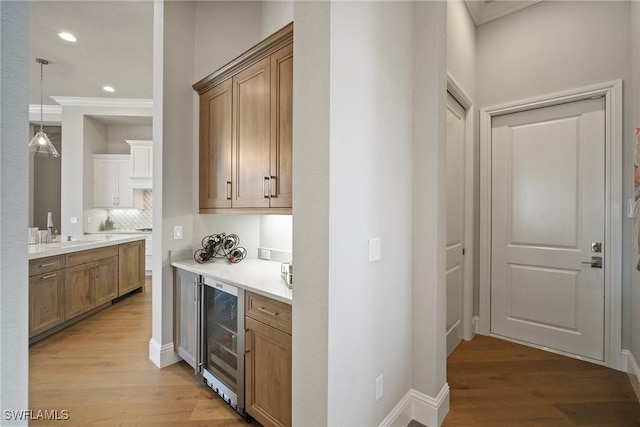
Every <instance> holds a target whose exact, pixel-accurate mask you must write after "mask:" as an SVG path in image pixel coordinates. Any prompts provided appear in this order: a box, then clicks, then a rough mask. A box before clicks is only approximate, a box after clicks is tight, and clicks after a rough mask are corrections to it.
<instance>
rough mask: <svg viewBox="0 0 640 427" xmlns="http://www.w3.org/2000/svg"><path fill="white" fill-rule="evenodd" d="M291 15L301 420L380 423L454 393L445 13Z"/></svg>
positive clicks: (296, 371) (352, 10) (328, 9)
mask: <svg viewBox="0 0 640 427" xmlns="http://www.w3.org/2000/svg"><path fill="white" fill-rule="evenodd" d="M294 17H295V25H296V30H295V33H294V49H295V52H296V61H295V62H294V105H296V106H297V107H296V109H295V112H294V124H293V127H294V140H295V147H294V165H295V167H294V185H295V188H294V191H295V193H296V197H295V198H294V208H293V213H294V214H293V219H294V220H293V227H294V232H293V239H294V242H293V247H294V263H295V266H296V267H295V268H296V283H297V284H296V287H295V288H294V301H295V303H294V304H295V305H294V312H293V316H294V331H293V334H294V343H293V346H294V348H293V355H294V359H293V376H294V384H293V387H294V391H293V396H294V397H293V407H294V412H293V424H294V425H378V424H380V422H382V420H383V419H384V417H385V416H386V415H387V414H388V413H389V412H390V411H391V409H392V408H394V407H395V406H396V404H398V402H399V401H400V400H401V399H402V398H403V397H404V396H405V395H406V394H407V393H408V392H409V391H410V390H411V389H415V390H416V392H417V393H418V394H419V395H423V396H428V397H430V398H432V399H435V398H436V396H438V394H439V393H440V391H441V390H443V388H444V387H445V384H446V378H445V377H446V366H445V353H446V349H445V343H444V337H445V330H444V324H445V320H444V314H445V311H444V302H445V301H444V295H445V293H444V273H445V268H446V267H445V262H444V261H445V258H444V253H445V240H444V232H445V229H446V227H445V222H444V221H445V216H444V207H445V205H444V197H443V195H444V189H442V188H441V187H442V184H443V182H444V164H445V157H444V154H445V152H444V147H445V145H444V143H445V139H444V129H445V121H444V118H445V116H444V112H445V105H446V98H445V90H446V56H445V52H446V4H445V3H440V2H416V3H409V2H366V3H360V2H335V3H331V4H326V3H322V2H317V3H310V4H308V3H306V2H300V3H296V4H295V6H294ZM398 46H413V50H412V49H399V48H398ZM427 76H428V78H427ZM416 169H417V171H416ZM371 237H381V238H382V259H381V260H380V261H378V262H373V263H369V262H368V239H369V238H371ZM416 263H419V264H420V268H416ZM379 374H383V375H384V390H385V393H384V396H383V397H382V399H381V400H380V401H379V402H376V399H375V380H376V377H377V376H378V375H379ZM345 393H346V394H345ZM443 400H446V402H445V403H444V404H443V408H445V410H446V408H448V398H445V399H443ZM422 409H424V408H422ZM427 412H428V410H427ZM411 415H414V416H415V418H418V421H421V422H423V423H426V424H429V425H435V424H436V422H437V421H436V422H428V421H427V420H426V419H425V417H424V412H422V413H420V414H411ZM440 415H442V414H438V416H436V418H439V419H441V417H440Z"/></svg>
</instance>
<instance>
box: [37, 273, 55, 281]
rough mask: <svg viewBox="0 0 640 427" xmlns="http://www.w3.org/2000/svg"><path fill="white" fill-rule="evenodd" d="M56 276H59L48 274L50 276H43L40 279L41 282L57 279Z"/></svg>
mask: <svg viewBox="0 0 640 427" xmlns="http://www.w3.org/2000/svg"><path fill="white" fill-rule="evenodd" d="M56 276H57V274H48V275H46V276H42V277H41V278H40V280H46V279H53V278H54V277H56Z"/></svg>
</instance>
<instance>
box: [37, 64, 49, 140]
mask: <svg viewBox="0 0 640 427" xmlns="http://www.w3.org/2000/svg"><path fill="white" fill-rule="evenodd" d="M36 62H38V63H39V64H40V132H42V124H43V122H44V112H43V110H44V107H43V105H42V102H43V101H42V99H43V98H42V92H43V89H44V65H45V64H48V63H49V61H47V60H46V59H42V58H37V59H36Z"/></svg>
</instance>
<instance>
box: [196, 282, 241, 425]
mask: <svg viewBox="0 0 640 427" xmlns="http://www.w3.org/2000/svg"><path fill="white" fill-rule="evenodd" d="M204 285H205V286H202V290H203V291H202V317H201V319H202V320H201V322H202V324H201V328H202V329H201V340H202V344H201V347H200V349H201V350H200V351H201V360H202V376H203V377H204V381H205V383H206V384H207V385H208V386H209V387H210V388H211V389H213V390H214V391H215V392H216V393H218V394H219V395H220V396H221V397H222V398H223V399H224V400H226V401H227V402H228V403H229V404H230V405H231V406H232V407H233V408H234V409H235V410H236V411H238V412H239V413H240V414H242V415H244V414H245V413H244V291H243V290H242V289H240V288H237V287H235V286H231V285H229V284H227V283H222V282H218V281H216V280H213V279H209V278H204Z"/></svg>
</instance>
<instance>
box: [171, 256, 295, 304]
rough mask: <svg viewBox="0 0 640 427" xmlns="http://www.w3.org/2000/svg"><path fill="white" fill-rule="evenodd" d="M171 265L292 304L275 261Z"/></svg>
mask: <svg viewBox="0 0 640 427" xmlns="http://www.w3.org/2000/svg"><path fill="white" fill-rule="evenodd" d="M171 265H172V266H174V267H177V268H180V269H182V270H187V271H190V272H192V273H195V274H200V275H202V276H205V277H209V278H211V279H216V280H220V281H221V282H225V283H228V284H230V285H234V286H238V287H240V288H243V289H244V290H247V291H251V292H254V293H256V294H260V295H264V296H266V297H269V298H273V299H275V300H278V301H282V302H284V303H287V304H291V303H292V298H293V293H292V291H291V289H289V287H287V285H286V284H285V282H284V280H282V277H281V276H280V263H279V262H273V261H265V260H261V259H255V258H246V259H244V260H242V261H240V262H239V263H237V264H230V263H229V262H228V261H227V260H214V261H209V262H207V263H204V264H198V263H197V262H195V261H194V260H193V259H190V260H182V261H173V262H171Z"/></svg>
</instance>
